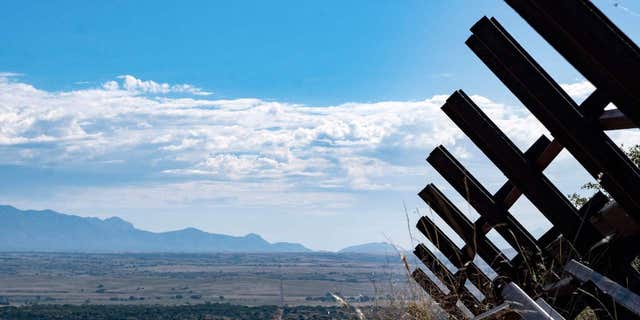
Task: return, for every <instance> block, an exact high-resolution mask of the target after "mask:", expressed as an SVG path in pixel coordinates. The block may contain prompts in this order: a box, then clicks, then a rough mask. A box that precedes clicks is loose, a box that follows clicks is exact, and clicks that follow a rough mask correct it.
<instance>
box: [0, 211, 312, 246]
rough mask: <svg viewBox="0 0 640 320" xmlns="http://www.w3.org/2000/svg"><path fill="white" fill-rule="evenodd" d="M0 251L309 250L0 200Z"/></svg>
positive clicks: (249, 236) (253, 237) (256, 238)
mask: <svg viewBox="0 0 640 320" xmlns="http://www.w3.org/2000/svg"><path fill="white" fill-rule="evenodd" d="M0 251H49V252H50V251H57V252H193V253H195V252H202V253H204V252H308V251H311V250H309V249H307V248H305V247H304V246H302V245H300V244H296V243H269V242H268V241H266V240H264V239H263V238H262V237H261V236H259V235H257V234H255V233H250V234H247V235H246V236H244V237H235V236H229V235H224V234H213V233H208V232H205V231H202V230H199V229H196V228H186V229H182V230H177V231H169V232H158V233H155V232H149V231H144V230H140V229H136V228H135V227H134V226H133V225H132V224H131V223H129V222H128V221H125V220H123V219H121V218H119V217H111V218H106V219H99V218H90V217H80V216H74V215H68V214H63V213H58V212H55V211H51V210H43V211H34V210H26V211H23V210H19V209H16V208H14V207H12V206H8V205H4V206H3V205H0Z"/></svg>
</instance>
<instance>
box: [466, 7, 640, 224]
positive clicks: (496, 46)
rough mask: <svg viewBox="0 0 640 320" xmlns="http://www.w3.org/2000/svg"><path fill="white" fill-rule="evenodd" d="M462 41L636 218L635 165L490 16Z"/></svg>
mask: <svg viewBox="0 0 640 320" xmlns="http://www.w3.org/2000/svg"><path fill="white" fill-rule="evenodd" d="M471 30H472V32H473V35H472V36H471V37H470V38H469V39H468V40H467V45H468V46H469V47H470V48H471V49H472V50H473V51H474V52H475V53H476V55H478V57H480V58H481V59H482V60H483V61H484V62H485V64H486V65H487V66H488V67H489V68H490V69H491V70H492V71H493V72H494V73H495V74H496V75H497V76H498V78H500V80H501V81H502V82H503V83H504V84H505V85H506V86H507V87H508V88H509V89H510V90H511V91H512V92H513V93H514V94H515V95H516V96H517V97H518V99H520V100H521V101H522V102H523V104H524V105H525V106H526V107H527V108H528V109H529V110H530V111H531V112H532V113H533V114H534V115H535V116H536V118H538V119H539V120H540V121H541V122H542V123H543V124H544V125H545V126H546V127H547V129H549V131H551V133H552V134H553V136H554V137H555V138H556V139H558V141H559V142H560V143H561V144H562V145H563V146H564V147H565V148H567V150H568V151H569V152H571V154H573V156H574V157H575V158H576V159H577V160H578V161H580V163H581V164H582V165H583V166H584V167H585V169H587V171H588V172H589V173H590V174H591V175H592V176H593V177H594V178H596V179H598V180H599V181H601V185H602V186H603V187H604V188H605V189H606V190H607V191H608V192H609V193H610V194H611V195H612V196H613V197H614V198H615V199H616V200H617V201H618V202H619V203H620V204H621V205H622V206H623V207H624V208H625V209H626V210H627V211H629V214H630V215H631V216H633V217H634V218H636V219H640V188H637V186H638V185H640V169H638V168H637V167H636V166H635V165H634V164H633V163H632V162H631V161H630V160H629V158H628V157H627V156H626V155H625V154H624V153H623V152H622V150H620V148H618V147H617V146H616V145H615V143H613V142H612V141H611V139H609V137H608V136H607V135H606V134H605V133H604V132H603V131H602V130H601V129H600V128H599V123H598V122H597V121H591V120H590V119H588V118H586V117H585V114H584V113H583V112H582V111H580V110H578V108H577V105H576V104H575V102H574V101H573V100H572V99H571V98H570V97H569V96H568V95H567V94H566V92H564V90H562V89H561V88H560V86H559V85H558V84H557V83H556V82H555V81H553V79H551V77H550V76H549V75H548V74H547V73H546V72H545V71H544V70H543V69H542V68H541V67H540V66H539V65H538V64H537V63H536V62H535V61H534V60H533V58H532V57H531V56H529V54H528V53H526V51H525V50H524V49H523V48H522V47H521V46H520V45H519V44H517V42H516V41H515V39H513V38H512V37H511V36H510V35H509V34H508V33H507V32H506V31H505V30H504V28H502V26H500V24H499V23H498V22H497V21H496V20H495V19H491V20H489V19H488V18H486V17H485V18H482V19H481V20H480V21H479V22H478V23H476V24H475V25H474V26H473V27H472V28H471Z"/></svg>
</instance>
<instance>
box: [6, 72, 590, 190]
mask: <svg viewBox="0 0 640 320" xmlns="http://www.w3.org/2000/svg"><path fill="white" fill-rule="evenodd" d="M119 80H120V81H117V80H113V81H108V82H106V83H104V85H103V86H102V87H101V88H92V89H82V90H75V91H61V92H51V91H45V90H41V89H38V88H35V87H33V86H32V85H30V84H28V83H24V82H20V81H17V80H16V78H15V76H13V75H4V76H2V75H1V74H0V164H23V165H30V166H44V165H57V166H72V167H83V166H91V165H94V164H95V163H103V164H110V163H112V164H118V165H124V166H126V164H127V163H132V162H142V163H147V164H148V165H147V166H146V168H145V169H146V170H150V171H153V173H154V174H156V175H160V176H163V175H164V176H167V177H173V178H175V177H180V178H181V179H187V180H189V179H207V180H209V181H235V182H236V183H237V182H239V181H245V182H255V181H263V182H265V181H270V182H273V183H276V182H278V183H285V184H288V185H292V186H301V187H308V188H312V187H317V188H323V189H346V190H369V189H396V190H397V189H398V188H400V186H399V185H398V184H397V183H394V182H393V181H397V180H394V179H389V178H390V177H393V176H403V175H413V176H418V175H419V174H422V172H420V171H419V170H416V168H423V166H424V163H423V158H424V156H422V155H426V154H427V153H428V152H429V151H431V149H432V148H433V147H434V146H436V145H438V144H444V145H446V146H447V147H449V148H450V149H451V150H454V153H456V154H458V155H459V156H460V157H461V158H472V157H473V152H472V151H470V150H472V149H469V148H468V147H467V146H469V145H470V142H469V140H468V139H467V138H466V137H465V136H464V135H463V134H462V132H461V131H460V130H459V129H458V128H457V127H456V126H455V125H454V124H453V123H452V122H451V121H450V120H449V119H448V118H447V117H446V115H445V114H444V113H443V112H442V111H441V110H440V107H441V106H442V105H443V104H444V101H445V100H446V96H442V95H436V96H433V97H431V98H428V99H425V100H421V101H383V102H377V103H345V104H341V105H335V106H305V105H298V104H290V103H282V102H277V101H264V100H260V99H233V100H210V99H206V98H204V97H201V96H199V95H200V94H202V93H203V91H201V90H200V89H197V88H195V87H193V86H190V85H169V84H162V83H157V82H154V81H150V80H145V81H143V80H140V79H137V78H135V77H133V76H128V75H127V76H122V77H119ZM581 86H583V85H581ZM574 87H575V86H574ZM578 87H580V86H578ZM572 88H573V87H572ZM172 92H183V93H189V94H190V96H188V97H181V98H175V97H170V96H166V95H165V94H166V93H172ZM472 99H474V100H475V101H476V103H478V104H479V105H480V106H481V107H482V108H483V110H484V111H485V112H486V113H487V114H488V115H489V116H490V117H491V119H493V120H494V121H495V122H496V123H497V125H498V126H499V127H501V128H502V129H503V130H504V131H505V132H506V133H507V134H508V135H509V136H510V137H511V138H512V139H514V140H515V141H516V143H518V144H519V145H522V146H525V145H527V144H530V143H531V142H532V141H533V140H534V139H535V138H537V137H538V136H539V135H540V134H541V133H544V132H545V130H544V128H543V127H542V126H541V125H540V124H539V123H538V122H537V121H535V119H534V118H533V117H532V116H531V115H530V114H528V113H527V112H526V111H524V108H521V107H511V106H507V105H504V104H500V103H496V102H494V101H492V100H490V99H488V98H486V97H482V96H472ZM16 150H19V152H16ZM389 150H395V151H393V152H394V154H389V152H390V151H389ZM474 152H477V151H474ZM403 154H412V155H413V154H421V155H419V156H416V159H415V161H414V162H411V161H409V162H411V163H409V164H406V162H407V161H404V160H406V159H403V157H404V156H403ZM400 160H402V161H400ZM403 161H404V162H405V164H402V165H401V164H397V163H403ZM229 183H231V182H229Z"/></svg>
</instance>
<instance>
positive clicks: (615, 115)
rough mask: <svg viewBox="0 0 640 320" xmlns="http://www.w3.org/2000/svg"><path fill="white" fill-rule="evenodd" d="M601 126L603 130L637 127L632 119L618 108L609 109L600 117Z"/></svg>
mask: <svg viewBox="0 0 640 320" xmlns="http://www.w3.org/2000/svg"><path fill="white" fill-rule="evenodd" d="M600 127H601V128H602V130H621V129H632V128H637V126H636V125H635V123H633V122H632V121H631V119H629V118H627V116H625V115H624V113H622V112H620V110H618V109H613V110H607V111H605V112H604V114H602V116H601V117H600Z"/></svg>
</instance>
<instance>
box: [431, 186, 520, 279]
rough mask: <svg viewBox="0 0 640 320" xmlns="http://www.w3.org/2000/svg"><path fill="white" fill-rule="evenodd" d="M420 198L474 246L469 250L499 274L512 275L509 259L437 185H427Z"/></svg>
mask: <svg viewBox="0 0 640 320" xmlns="http://www.w3.org/2000/svg"><path fill="white" fill-rule="evenodd" d="M419 196H420V198H422V200H424V201H425V202H426V203H427V204H429V206H430V207H431V208H432V209H433V210H434V211H435V212H436V213H437V214H438V215H439V216H440V217H441V218H442V219H443V220H444V221H445V222H446V223H447V224H448V225H449V226H450V227H451V228H452V229H453V230H454V231H455V232H456V233H457V234H458V235H459V236H460V238H462V239H463V240H464V241H465V242H466V243H467V244H473V247H469V248H468V249H469V250H471V251H473V252H477V253H478V254H479V255H480V257H482V259H484V260H485V261H486V262H488V263H489V265H490V266H491V267H492V268H493V269H494V270H497V271H499V272H498V273H502V272H504V273H506V274H511V273H512V271H513V267H512V266H511V264H510V263H509V259H508V258H507V257H506V256H505V255H504V254H503V253H502V252H501V251H500V250H499V249H498V248H497V247H496V246H495V245H494V244H493V243H491V241H489V239H487V238H486V237H485V235H484V234H482V233H481V232H476V230H475V228H474V225H473V224H472V223H471V221H469V219H468V218H467V217H466V216H465V215H464V214H463V213H462V212H461V211H460V210H459V209H458V208H457V207H456V206H455V205H454V204H453V203H452V202H451V201H450V200H449V199H448V198H447V197H446V196H445V195H444V194H443V193H442V192H441V191H440V190H438V188H437V187H436V186H435V185H433V184H429V185H427V186H426V187H425V188H424V189H423V190H422V191H420V193H419Z"/></svg>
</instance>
